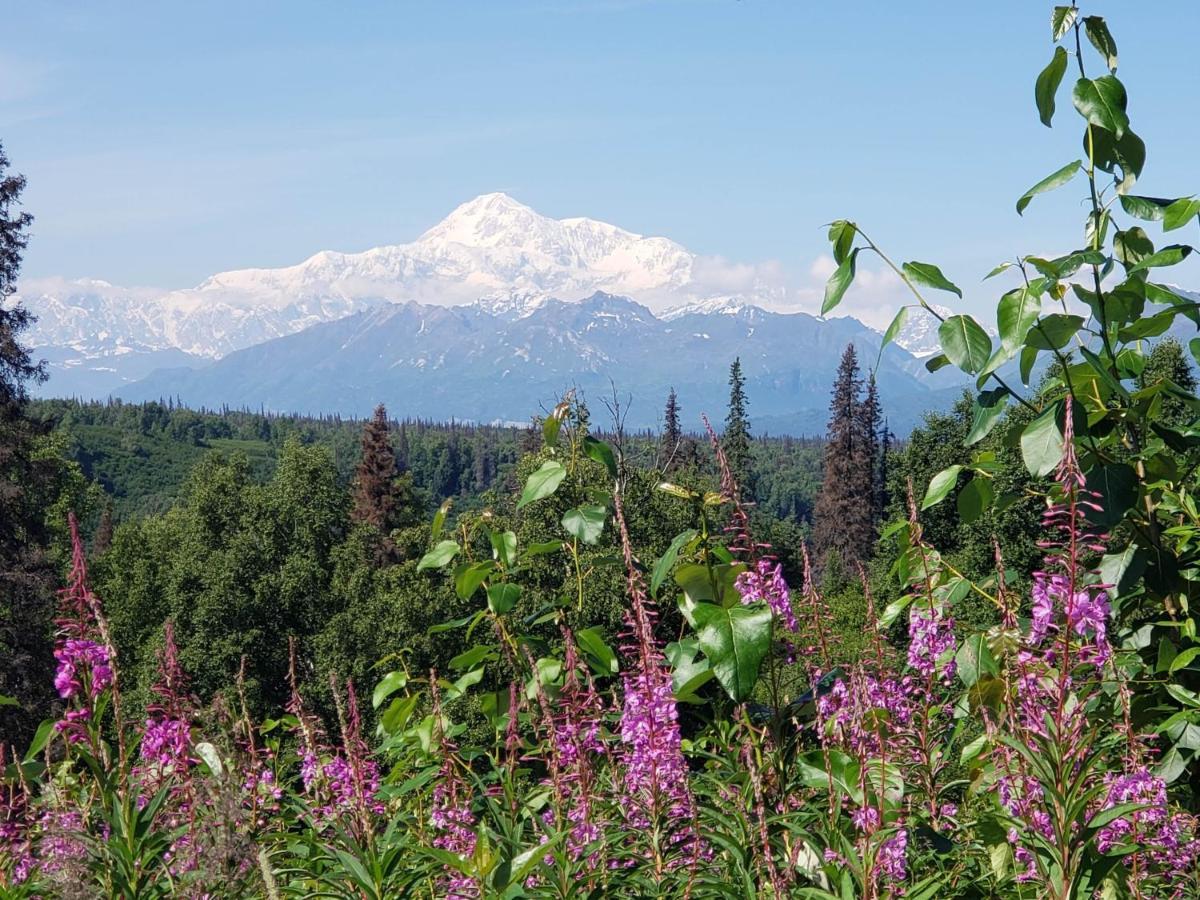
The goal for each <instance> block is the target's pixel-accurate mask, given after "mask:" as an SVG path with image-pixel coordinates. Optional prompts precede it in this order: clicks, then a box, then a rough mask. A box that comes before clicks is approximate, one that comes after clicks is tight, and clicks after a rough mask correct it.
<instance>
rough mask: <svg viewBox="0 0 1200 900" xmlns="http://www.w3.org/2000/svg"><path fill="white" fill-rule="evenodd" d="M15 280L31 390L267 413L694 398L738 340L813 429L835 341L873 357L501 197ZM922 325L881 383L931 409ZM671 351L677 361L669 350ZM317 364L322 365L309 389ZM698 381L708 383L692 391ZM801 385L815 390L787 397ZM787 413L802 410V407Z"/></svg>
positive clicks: (844, 327)
mask: <svg viewBox="0 0 1200 900" xmlns="http://www.w3.org/2000/svg"><path fill="white" fill-rule="evenodd" d="M731 269H736V277H733V276H731V274H730V270H731ZM21 287H22V295H21V299H22V300H23V302H24V303H25V304H26V305H27V306H28V307H29V308H30V309H31V311H32V312H33V313H34V314H35V315H36V316H37V319H38V321H37V324H36V325H35V326H34V328H33V329H32V330H31V332H30V333H29V335H28V339H29V341H30V343H31V344H32V345H33V346H34V347H35V349H36V350H37V352H38V354H39V355H40V356H42V357H44V358H46V359H47V361H48V363H49V365H50V372H51V378H50V380H49V382H48V383H47V384H46V385H44V386H43V392H44V393H47V394H52V395H60V396H62V395H67V396H81V397H100V398H102V397H104V396H108V395H110V394H114V395H119V396H126V397H130V398H158V397H160V396H163V397H165V396H168V395H172V396H176V395H177V396H179V397H180V398H182V399H183V401H184V402H185V403H191V404H199V403H206V404H217V403H231V404H237V405H242V404H245V405H249V406H255V407H257V406H260V405H264V404H265V405H267V406H268V407H270V408H273V409H279V410H301V409H302V410H305V411H313V412H316V411H329V412H332V411H344V412H364V411H369V405H370V404H374V403H375V402H377V401H379V400H385V401H389V402H393V405H395V403H394V397H395V396H396V392H400V393H399V396H401V397H404V398H405V402H407V403H410V404H417V405H419V406H420V409H417V408H415V407H414V408H412V409H397V410H396V412H397V413H398V414H411V415H428V416H433V417H437V418H449V417H452V416H453V417H458V418H475V419H480V420H485V421H490V420H492V419H495V418H497V417H501V418H512V417H514V416H515V417H516V418H524V417H526V416H527V415H528V414H529V413H530V412H532V411H534V409H536V404H537V403H538V402H541V401H543V400H545V399H548V398H547V397H545V396H543V394H545V393H546V392H547V391H549V392H551V393H553V391H556V390H561V389H562V388H564V387H567V386H569V384H570V382H571V379H572V378H573V377H574V378H577V379H579V380H580V381H583V382H588V383H589V384H591V387H592V388H593V389H595V388H596V387H597V386H599V384H600V382H601V381H604V382H605V383H607V378H608V377H609V376H610V375H611V376H612V377H613V378H614V379H616V380H617V381H618V382H619V386H620V387H621V388H623V389H625V390H629V391H632V392H635V393H638V394H641V393H642V391H643V389H645V393H646V396H647V397H650V396H652V397H653V398H654V405H655V406H657V404H658V402H659V400H660V399H661V398H659V397H658V393H660V392H661V390H665V388H666V387H667V386H670V385H674V386H675V387H677V388H678V389H679V390H680V391H681V392H683V391H685V390H691V389H689V388H687V387H686V385H687V384H691V385H692V386H693V388H694V399H695V400H696V401H697V402H699V401H700V400H701V399H703V400H704V402H706V403H711V400H712V397H715V396H719V395H720V394H721V390H722V389H721V387H720V384H721V383H722V382H723V380H724V377H725V376H724V373H725V371H726V369H727V367H728V364H729V362H730V360H731V359H732V358H733V356H735V355H738V354H739V353H740V354H741V355H742V357H743V363H744V365H747V366H748V368H749V369H750V370H751V377H752V378H758V379H763V380H764V381H763V383H764V385H765V390H767V391H768V392H775V393H779V392H784V393H779V396H778V397H775V394H774V393H773V394H772V397H773V399H771V400H770V401H769V402H767V403H764V404H763V408H762V409H760V413H761V414H763V415H766V416H776V417H782V418H779V419H778V421H779V422H780V423H785V424H784V425H783V429H784V430H795V429H796V428H798V427H800V426H801V425H803V430H804V431H806V432H807V431H813V430H818V429H819V425H820V423H819V421H817V419H815V418H814V415H816V412H815V411H817V410H822V411H823V410H824V408H825V406H826V403H827V398H826V396H825V391H826V390H827V385H828V383H829V381H830V380H831V378H832V375H833V370H834V368H835V367H836V362H837V360H836V353H840V350H841V348H842V347H844V346H845V344H846V342H847V341H848V340H852V341H854V342H855V343H856V344H859V345H860V347H861V348H862V349H863V350H864V352H866V350H867V349H868V348H869V347H871V346H874V347H875V351H873V352H872V354H871V360H873V359H874V353H875V352H877V350H878V344H879V338H880V336H879V333H878V332H876V331H873V330H871V329H869V328H867V327H866V326H865V325H862V324H861V323H860V322H858V321H856V320H853V319H834V320H823V319H817V318H814V317H812V316H808V315H804V314H801V313H788V314H783V313H779V312H771V311H768V310H770V309H772V308H775V309H778V308H780V307H781V306H786V305H787V300H788V298H787V296H786V291H787V289H786V288H785V287H784V286H783V285H782V284H781V283H780V282H779V281H778V280H777V279H773V278H770V277H764V276H763V275H761V274H760V273H759V272H758V270H757V269H755V268H754V267H730V266H728V265H725V266H724V268H722V265H721V264H720V262H719V261H714V260H713V259H712V258H708V257H702V256H699V255H697V254H695V253H692V252H690V251H688V250H687V249H685V248H684V247H682V246H681V245H679V244H677V243H675V242H674V241H671V240H668V239H667V238H663V237H645V236H643V235H639V234H635V233H633V232H630V231H626V230H624V229H621V228H618V227H616V226H614V225H610V224H607V223H605V222H600V221H596V220H594V219H587V218H567V219H553V218H549V217H546V216H543V215H540V214H539V213H537V212H535V211H534V210H532V209H530V208H529V207H528V206H525V205H523V204H521V203H519V202H517V201H516V200H514V199H513V198H511V197H509V196H508V195H506V194H502V193H493V194H484V195H482V196H479V197H476V198H475V199H474V200H471V201H469V202H467V203H464V204H462V205H461V206H459V207H458V208H457V209H455V210H454V211H453V212H452V213H451V214H450V215H449V216H447V217H446V218H445V219H444V220H442V221H441V222H439V223H438V224H436V225H434V226H433V227H432V228H430V229H429V230H428V231H426V232H425V233H424V234H422V235H421V236H420V237H418V238H417V239H416V240H414V241H411V242H409V243H405V244H396V245H390V246H381V247H376V248H374V249H371V250H366V251H363V252H359V253H339V252H333V251H322V252H320V253H317V254H315V255H313V256H311V257H309V258H308V259H306V260H304V261H303V262H301V263H299V264H297V265H294V266H288V267H285V268H274V269H270V268H263V269H240V270H235V271H230V272H223V273H220V274H217V275H213V276H211V277H210V278H208V279H206V280H205V281H203V282H202V283H201V284H199V285H197V286H196V287H194V288H188V289H185V290H174V291H167V292H162V291H154V290H147V289H136V288H122V287H118V286H115V285H112V284H109V283H107V282H104V281H97V280H79V281H66V280H62V279H48V280H43V281H38V282H33V281H30V282H25V283H23V284H22V286H21ZM588 298H590V299H588ZM597 298H607V299H605V300H599V299H597ZM628 298H632V299H628ZM585 299H587V301H588V302H586V303H583V302H582V301H584V300H585ZM614 304H615V306H614ZM623 304H624V305H623ZM614 309H616V311H615V312H614ZM618 322H619V323H620V329H618V330H619V331H620V333H621V337H620V338H614V335H616V334H617V333H618V331H615V330H614V329H617V328H618V326H617V323H618ZM934 325H935V323H933V322H932V320H931V319H930V318H929V317H927V316H924V315H922V314H920V313H916V314H914V315H912V316H911V317H910V319H909V323H908V325H907V326H906V328H905V330H904V332H903V333H902V334H901V335H900V338H899V340H898V341H897V342H896V343H897V345H898V346H897V347H891V348H888V350H887V351H886V353H885V354H884V356H885V359H886V360H887V361H888V362H887V366H885V368H886V369H888V370H889V371H891V372H892V374H893V375H894V376H895V377H894V379H893V382H894V383H893V384H892V385H890V386H889V387H888V388H887V390H889V391H891V392H892V393H893V394H897V395H898V394H899V393H901V392H902V391H903V392H907V396H908V397H909V398H910V399H911V400H912V401H913V402H911V403H909V402H907V401H899V400H898V402H901V403H902V405H904V406H906V407H909V406H914V405H915V403H917V402H920V403H923V404H924V405H925V406H928V405H929V404H928V401H929V399H930V398H929V397H928V396H925V392H927V391H928V390H935V391H937V390H942V389H944V388H945V387H946V386H947V384H949V383H950V379H949V376H948V375H947V374H946V373H941V374H939V375H938V376H937V377H932V376H930V375H929V374H928V373H927V372H926V371H925V370H924V367H923V366H921V365H920V363H919V362H918V360H917V359H916V358H915V357H914V355H910V354H909V353H907V352H905V350H904V349H902V348H907V349H908V350H911V351H912V354H915V355H916V356H924V355H927V354H928V353H930V352H932V351H933V350H934V349H935V347H936V343H935V342H936V327H931V326H934ZM375 331H378V334H374V332H375ZM718 335H719V336H720V339H719V340H720V342H718ZM783 336H788V340H791V343H789V342H788V340H784V339H782V338H783ZM312 341H320V342H321V343H320V344H319V345H314V344H312V343H311V342H312ZM614 342H615V343H614ZM681 342H682V343H681ZM683 345H686V347H687V350H686V352H685V351H683V350H682V349H681V346H683ZM301 347H304V348H305V349H304V350H303V352H298V351H297V348H301ZM706 347H707V348H709V349H708V352H707V353H706V352H705V348H706ZM713 347H720V351H719V352H718V353H717V354H713V353H712V352H711V348H713ZM347 348H354V349H347ZM363 348H369V349H370V354H364V352H363ZM835 351H836V353H835ZM293 354H295V355H293ZM674 354H677V355H678V356H679V357H680V361H679V365H678V366H677V367H676V368H672V367H671V365H668V364H667V362H668V361H667V360H666V359H664V358H663V357H664V356H666V357H670V356H671V355H674ZM701 357H703V361H698V360H700V358H701ZM710 358H711V359H710ZM263 360H272V361H273V362H272V363H271V366H270V367H269V368H268V369H266V370H260V369H259V368H258V362H256V361H263ZM451 361H453V364H454V366H455V367H456V368H455V369H454V372H453V381H454V384H456V385H458V386H459V387H457V388H456V390H459V391H460V392H461V393H463V394H464V395H465V394H466V393H468V390H467V389H465V388H462V387H461V386H462V385H465V384H470V383H472V382H473V380H474V379H475V378H476V377H477V376H478V378H479V388H478V389H477V390H475V393H474V394H472V395H471V396H469V397H468V396H462V397H454V396H451V395H450V394H447V393H446V392H443V391H442V390H440V389H437V390H431V387H430V385H429V384H427V383H426V382H425V380H424V379H425V377H426V376H425V375H423V376H422V377H420V378H417V377H415V376H414V377H413V378H409V377H408V376H409V375H412V374H413V373H426V375H427V374H428V373H431V372H439V371H440V372H441V373H442V377H441V380H442V381H444V382H449V381H450V372H449V371H448V369H447V368H446V367H448V366H449V365H450V363H451ZM865 362H869V361H866V360H865ZM310 363H312V364H313V365H310ZM710 363H711V364H712V365H715V366H716V370H714V372H708V371H707V369H706V367H707V366H709V365H710ZM476 368H478V371H476ZM692 370H695V371H692ZM718 370H719V371H718ZM314 371H320V372H322V373H323V374H322V377H321V379H320V381H319V383H314V382H313V378H312V372H314ZM400 373H404V377H401V374H400ZM718 376H719V377H718ZM593 382H594V383H593ZM954 383H955V384H957V382H956V381H955V382H954ZM498 385H503V387H504V389H505V391H506V396H508V397H516V398H518V399H519V401H520V402H519V403H517V404H515V405H514V406H513V408H512V409H509V406H508V404H507V403H506V402H501V401H497V400H496V398H495V397H494V394H495V390H494V388H495V387H496V386H498ZM368 388H369V390H368ZM701 388H703V390H704V391H708V392H710V394H709V395H708V396H705V397H701V395H700V391H701ZM409 390H419V391H421V392H422V393H421V394H420V396H419V398H418V397H417V396H415V395H412V394H409V393H407V392H408V391H409ZM797 390H803V391H809V390H812V391H817V393H818V394H819V396H816V397H807V396H798V395H796V394H794V393H793V394H792V395H791V396H790V397H789V396H787V395H786V392H787V391H792V392H795V391H797ZM446 391H450V388H449V387H447V389H446ZM712 391H716V394H711V392H712ZM368 395H369V396H368ZM385 395H386V396H385ZM433 397H437V398H439V399H438V401H437V403H436V404H433V403H432V399H431V398H433ZM426 401H428V402H426ZM431 404H432V405H431ZM531 404H532V405H531ZM364 405H366V407H365V408H363V407H364ZM500 406H503V407H504V408H503V410H501V409H500V408H499V407H500ZM801 409H803V410H807V411H813V412H812V414H811V415H810V413H809V412H805V413H804V414H803V415H801V416H800V418H799V419H797V418H796V416H797V415H798V414H799V413H798V411H799V410H801ZM913 414H914V415H915V412H914V413H913ZM651 415H652V414H651V410H650V407H647V409H646V416H648V417H650V416H651ZM820 415H821V416H823V412H821V413H820ZM906 415H907V414H906ZM818 418H819V417H818ZM906 421H907V419H906ZM648 422H649V418H647V420H646V423H648Z"/></svg>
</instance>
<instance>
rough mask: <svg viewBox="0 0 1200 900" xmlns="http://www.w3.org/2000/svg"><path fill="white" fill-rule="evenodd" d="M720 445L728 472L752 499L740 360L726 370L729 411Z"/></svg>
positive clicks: (744, 382)
mask: <svg viewBox="0 0 1200 900" xmlns="http://www.w3.org/2000/svg"><path fill="white" fill-rule="evenodd" d="M721 446H722V449H723V450H724V451H725V456H726V458H727V459H728V460H729V470H730V471H731V472H732V473H733V476H734V478H736V479H737V482H738V484H739V485H740V486H741V488H742V493H743V495H744V496H748V497H749V496H753V488H752V485H751V484H750V420H749V419H748V418H747V416H746V379H745V377H744V376H743V375H742V360H741V358H740V357H739V358H737V359H734V361H733V365H731V366H730V367H729V412H728V414H727V415H726V416H725V433H724V435H723V436H722V438H721Z"/></svg>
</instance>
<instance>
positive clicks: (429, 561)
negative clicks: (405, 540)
mask: <svg viewBox="0 0 1200 900" xmlns="http://www.w3.org/2000/svg"><path fill="white" fill-rule="evenodd" d="M460 549H462V548H460V547H459V546H458V542H457V541H439V542H438V545H437V546H436V547H434V548H433V549H432V550H430V551H429V552H428V553H426V554H425V555H424V556H422V557H421V561H420V562H419V563H417V571H418V572H420V571H421V570H422V569H440V568H441V567H442V566H444V565H446V564H447V563H448V562H450V560H452V559H454V557H455V556H457V555H458V552H459V550H460Z"/></svg>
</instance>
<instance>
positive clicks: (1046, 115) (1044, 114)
mask: <svg viewBox="0 0 1200 900" xmlns="http://www.w3.org/2000/svg"><path fill="white" fill-rule="evenodd" d="M1066 72H1067V51H1066V50H1064V49H1063V48H1062V47H1055V48H1054V56H1052V57H1050V62H1049V63H1047V64H1046V68H1044V69H1042V71H1041V73H1040V74H1039V75H1038V77H1037V83H1036V84H1034V86H1033V97H1034V100H1036V101H1037V108H1038V118H1040V119H1041V120H1042V124H1043V125H1045V126H1046V127H1047V128H1049V127H1050V120H1051V119H1053V118H1054V95H1055V94H1057V93H1058V86H1059V85H1060V84H1062V80H1063V75H1065V74H1066Z"/></svg>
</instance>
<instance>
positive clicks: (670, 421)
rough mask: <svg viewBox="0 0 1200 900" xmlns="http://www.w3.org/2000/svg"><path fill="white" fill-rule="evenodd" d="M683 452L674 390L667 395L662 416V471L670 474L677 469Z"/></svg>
mask: <svg viewBox="0 0 1200 900" xmlns="http://www.w3.org/2000/svg"><path fill="white" fill-rule="evenodd" d="M682 450H683V432H682V431H681V430H680V428H679V398H678V397H677V396H676V395H675V388H671V392H670V393H669V394H667V408H666V412H665V413H664V414H663V434H662V460H663V471H664V472H671V471H674V470H675V469H677V468H678V467H679V463H680V453H681V452H682Z"/></svg>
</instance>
